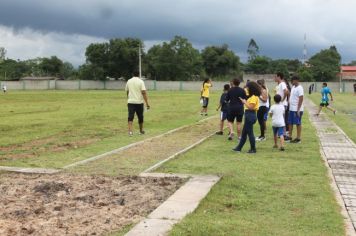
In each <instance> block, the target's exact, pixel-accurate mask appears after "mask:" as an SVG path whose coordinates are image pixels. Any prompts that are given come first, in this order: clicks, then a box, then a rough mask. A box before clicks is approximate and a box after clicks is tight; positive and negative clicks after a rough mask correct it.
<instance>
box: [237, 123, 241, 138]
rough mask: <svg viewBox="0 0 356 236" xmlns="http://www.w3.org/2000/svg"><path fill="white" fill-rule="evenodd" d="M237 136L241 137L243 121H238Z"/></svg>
mask: <svg viewBox="0 0 356 236" xmlns="http://www.w3.org/2000/svg"><path fill="white" fill-rule="evenodd" d="M236 129H237V137H238V138H239V137H241V122H236Z"/></svg>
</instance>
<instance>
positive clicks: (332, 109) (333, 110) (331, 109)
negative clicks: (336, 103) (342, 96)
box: [326, 106, 336, 113]
mask: <svg viewBox="0 0 356 236" xmlns="http://www.w3.org/2000/svg"><path fill="white" fill-rule="evenodd" d="M326 109H328V110H330V111H332V112H334V113H335V111H336V110H335V109H334V108H332V107H330V106H327V107H326Z"/></svg>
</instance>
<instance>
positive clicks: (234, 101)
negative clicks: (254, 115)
mask: <svg viewBox="0 0 356 236" xmlns="http://www.w3.org/2000/svg"><path fill="white" fill-rule="evenodd" d="M240 98H242V99H247V96H246V93H245V90H244V89H242V88H240V87H232V88H231V89H230V90H229V92H228V93H227V95H226V101H227V102H229V107H230V109H231V110H243V107H244V106H243V104H242V102H241V100H240Z"/></svg>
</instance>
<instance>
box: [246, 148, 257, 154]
mask: <svg viewBox="0 0 356 236" xmlns="http://www.w3.org/2000/svg"><path fill="white" fill-rule="evenodd" d="M247 153H250V154H252V153H256V149H250V150H248V152H247Z"/></svg>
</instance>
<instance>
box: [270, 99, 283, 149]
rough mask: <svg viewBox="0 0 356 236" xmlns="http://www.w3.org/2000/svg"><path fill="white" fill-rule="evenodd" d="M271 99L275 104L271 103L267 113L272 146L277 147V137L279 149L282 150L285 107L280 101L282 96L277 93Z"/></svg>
mask: <svg viewBox="0 0 356 236" xmlns="http://www.w3.org/2000/svg"><path fill="white" fill-rule="evenodd" d="M273 100H274V102H275V104H273V105H272V106H271V109H270V110H269V115H270V116H271V117H272V130H273V139H274V146H273V148H278V145H277V139H278V138H279V141H280V147H279V150H281V151H284V126H285V122H284V114H285V108H284V105H283V104H282V103H281V100H282V97H281V96H280V95H279V94H276V95H274V97H273Z"/></svg>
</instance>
